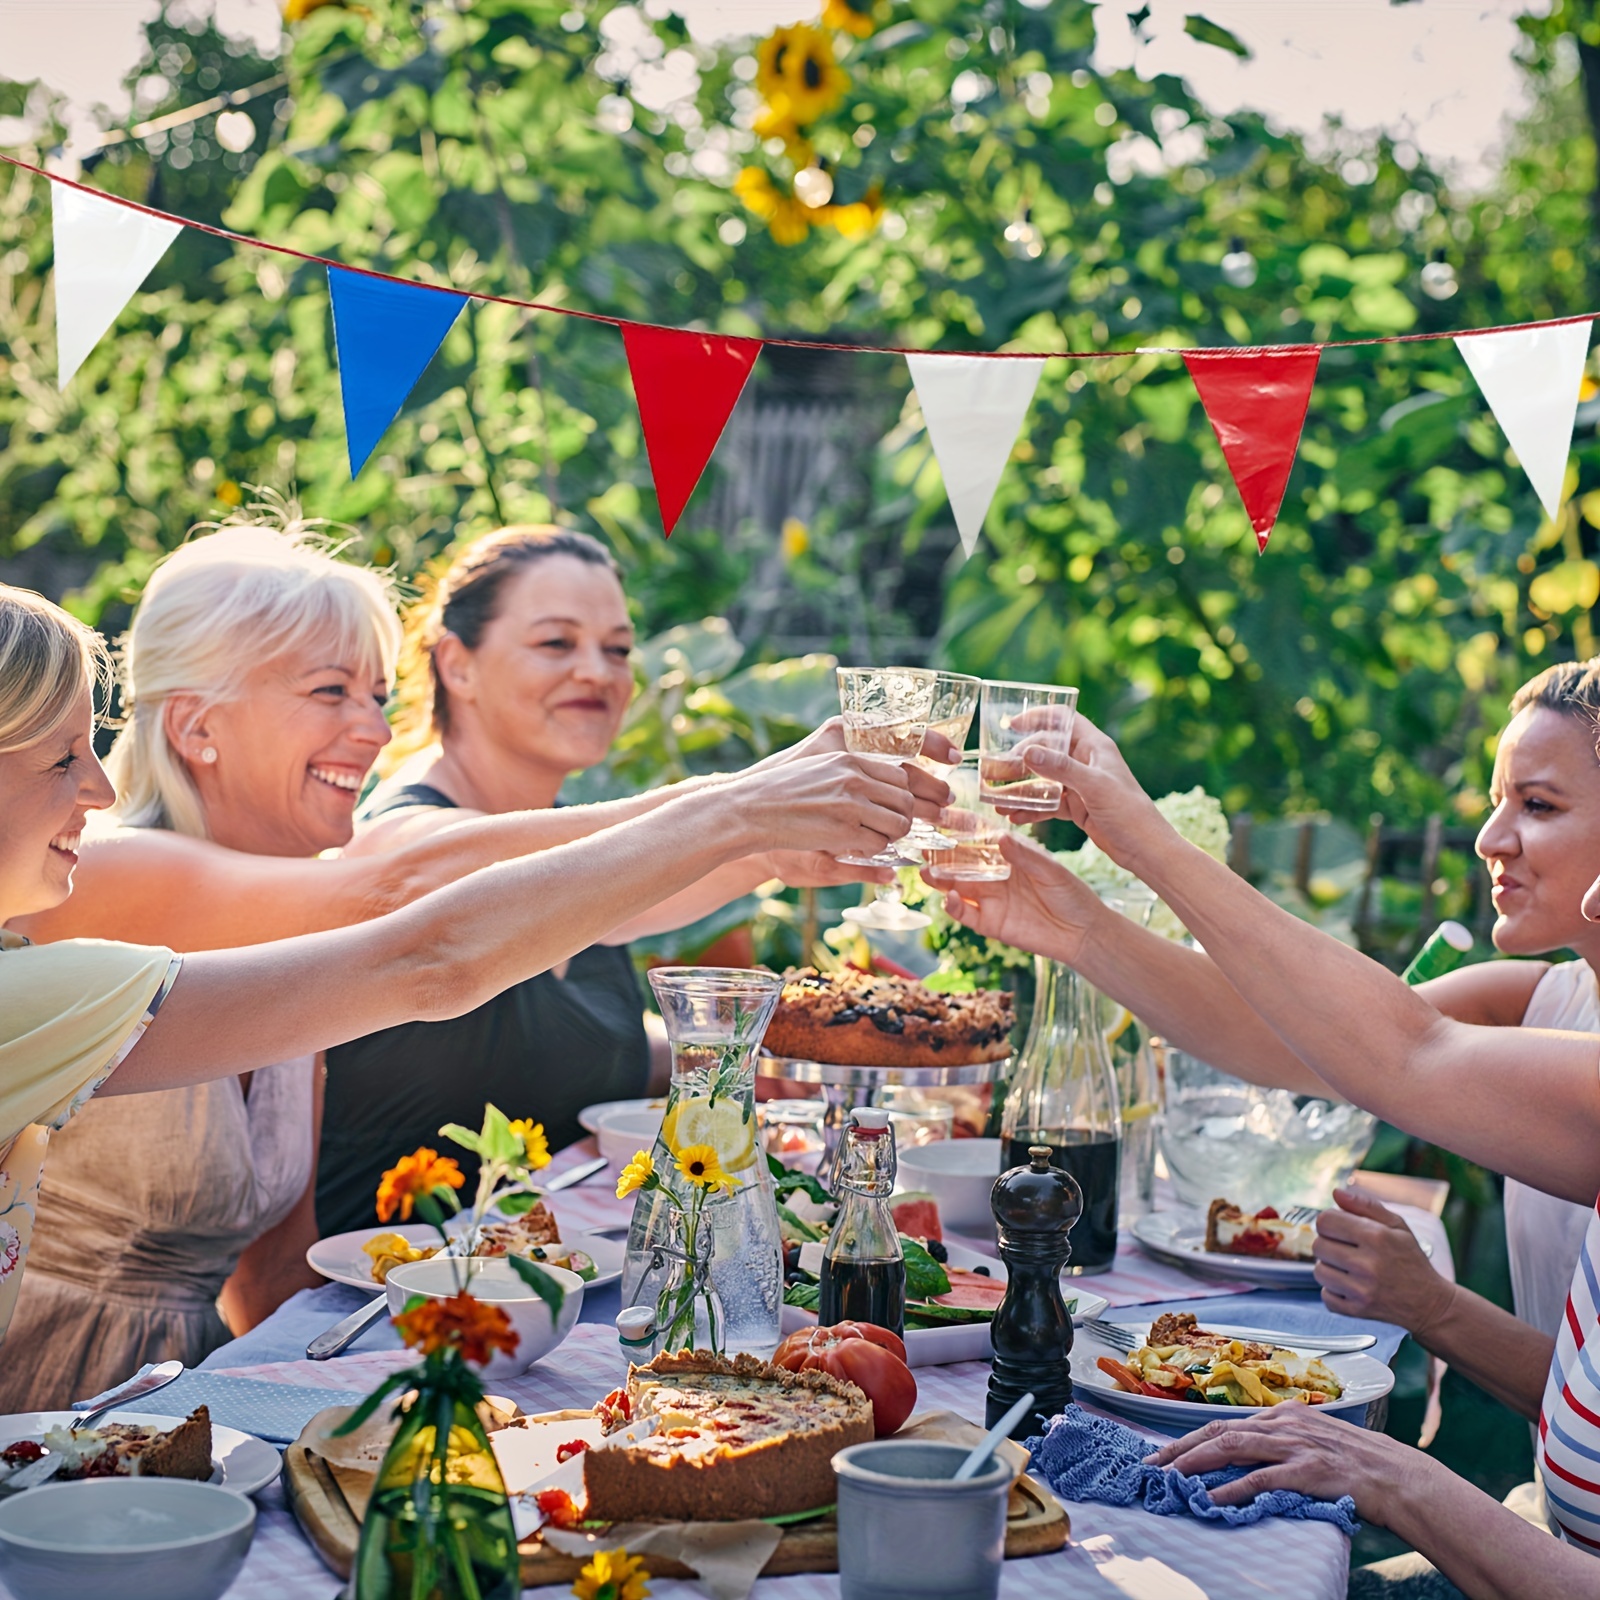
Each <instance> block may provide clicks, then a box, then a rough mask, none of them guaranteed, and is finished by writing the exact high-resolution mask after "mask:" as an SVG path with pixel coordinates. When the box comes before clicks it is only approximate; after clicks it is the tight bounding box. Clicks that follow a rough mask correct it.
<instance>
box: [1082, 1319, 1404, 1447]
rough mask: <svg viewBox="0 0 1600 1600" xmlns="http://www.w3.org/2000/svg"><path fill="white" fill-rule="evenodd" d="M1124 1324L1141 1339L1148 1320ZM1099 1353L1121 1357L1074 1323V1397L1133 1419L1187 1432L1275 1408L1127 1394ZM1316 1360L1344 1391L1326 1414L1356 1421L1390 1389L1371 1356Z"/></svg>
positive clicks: (1288, 1346) (1385, 1372) (1289, 1344)
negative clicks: (1107, 1370)
mask: <svg viewBox="0 0 1600 1600" xmlns="http://www.w3.org/2000/svg"><path fill="white" fill-rule="evenodd" d="M1119 1326H1120V1324H1119ZM1127 1326H1128V1329H1129V1331H1130V1332H1131V1333H1132V1334H1133V1336H1134V1337H1135V1338H1143V1337H1144V1336H1145V1335H1147V1334H1148V1333H1149V1331H1150V1324H1149V1323H1148V1322H1143V1323H1137V1324H1128V1325H1127ZM1216 1331H1217V1332H1218V1333H1224V1332H1226V1331H1227V1330H1226V1329H1223V1328H1218V1329H1217V1330H1216ZM1307 1342H1308V1343H1315V1339H1314V1338H1308V1341H1307ZM1278 1343H1279V1345H1280V1347H1281V1348H1282V1349H1284V1350H1293V1349H1294V1343H1293V1340H1292V1338H1285V1339H1283V1340H1281V1341H1278ZM1101 1356H1111V1357H1113V1358H1114V1359H1116V1360H1119V1361H1122V1360H1126V1353H1125V1352H1124V1351H1121V1350H1117V1349H1115V1348H1113V1347H1112V1346H1111V1345H1108V1344H1104V1343H1102V1342H1101V1341H1100V1340H1099V1339H1098V1338H1097V1337H1096V1336H1095V1335H1094V1333H1093V1332H1092V1331H1090V1330H1088V1329H1085V1328H1080V1329H1079V1330H1078V1335H1077V1338H1076V1339H1074V1340H1073V1344H1072V1382H1073V1386H1074V1388H1075V1389H1077V1391H1078V1397H1079V1398H1080V1399H1083V1400H1087V1401H1089V1402H1090V1403H1091V1404H1092V1405H1097V1406H1102V1407H1104V1408H1105V1409H1106V1410H1107V1411H1116V1412H1120V1413H1121V1414H1122V1415H1123V1416H1126V1417H1132V1418H1134V1419H1135V1420H1137V1421H1139V1422H1144V1423H1150V1424H1153V1425H1155V1426H1158V1427H1161V1428H1164V1429H1167V1430H1169V1431H1177V1432H1188V1431H1189V1430H1190V1429H1192V1428H1200V1427H1204V1426H1205V1424H1206V1423H1208V1422H1214V1421H1216V1419H1217V1418H1218V1417H1243V1416H1251V1415H1253V1414H1254V1413H1256V1412H1258V1411H1275V1410H1276V1409H1277V1407H1276V1406H1214V1405H1206V1404H1204V1403H1202V1402H1200V1401H1195V1400H1160V1399H1157V1398H1156V1396H1154V1395H1149V1394H1130V1393H1129V1392H1128V1391H1127V1390H1126V1389H1120V1388H1118V1387H1117V1384H1116V1380H1115V1379H1113V1378H1111V1377H1109V1376H1108V1375H1107V1374H1105V1373H1104V1372H1102V1371H1101V1370H1100V1369H1099V1367H1097V1366H1096V1365H1095V1362H1096V1361H1097V1360H1098V1359H1099V1358H1100V1357H1101ZM1319 1359H1320V1360H1321V1361H1322V1363H1323V1365H1324V1366H1326V1367H1327V1368H1328V1370H1329V1371H1330V1372H1331V1373H1332V1374H1333V1375H1334V1377H1336V1378H1337V1379H1338V1380H1339V1382H1340V1384H1341V1385H1343V1388H1344V1393H1343V1394H1342V1395H1341V1396H1340V1397H1339V1398H1338V1399H1337V1400H1334V1401H1330V1402H1329V1403H1328V1404H1327V1405H1324V1406H1319V1407H1318V1408H1317V1409H1318V1410H1319V1411H1324V1412H1326V1413H1327V1414H1328V1415H1329V1416H1332V1417H1340V1416H1343V1417H1350V1418H1352V1419H1354V1420H1357V1421H1359V1420H1360V1417H1361V1414H1362V1413H1363V1412H1365V1410H1366V1408H1367V1407H1368V1406H1369V1405H1371V1404H1372V1402H1373V1401H1375V1400H1381V1399H1382V1398H1383V1397H1384V1396H1385V1395H1386V1394H1388V1393H1389V1391H1390V1390H1391V1389H1393V1388H1394V1373H1393V1372H1391V1371H1390V1370H1389V1368H1388V1367H1387V1366H1386V1365H1385V1364H1384V1363H1383V1362H1381V1361H1378V1360H1376V1359H1375V1358H1374V1357H1372V1356H1369V1355H1363V1354H1354V1355H1328V1356H1322V1357H1320V1358H1319Z"/></svg>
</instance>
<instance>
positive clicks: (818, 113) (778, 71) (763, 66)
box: [756, 23, 850, 128]
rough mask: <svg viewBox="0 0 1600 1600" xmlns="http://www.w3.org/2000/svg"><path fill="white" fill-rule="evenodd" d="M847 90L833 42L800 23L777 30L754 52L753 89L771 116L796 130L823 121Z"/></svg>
mask: <svg viewBox="0 0 1600 1600" xmlns="http://www.w3.org/2000/svg"><path fill="white" fill-rule="evenodd" d="M849 87H850V74H849V73H847V72H846V71H845V70H844V68H843V67H841V66H840V65H839V63H838V62H837V61H835V60H834V57H833V41H832V40H830V39H829V38H828V36H827V34H825V33H821V32H819V31H818V30H817V29H816V28H811V27H807V26H806V25H805V24H804V23H797V24H796V25H795V26H794V27H792V28H779V29H777V30H776V31H775V32H774V33H773V35H772V36H771V38H768V39H763V40H762V41H761V43H760V45H759V46H758V47H757V49H756V88H757V89H759V90H760V91H761V94H762V96H763V97H764V98H765V100H766V102H767V105H768V107H769V108H770V110H771V111H772V112H773V113H775V114H776V115H778V116H779V117H787V118H788V119H789V120H790V121H792V122H793V123H795V125H796V126H797V127H802V128H803V127H805V126H806V124H807V123H811V122H815V121H816V120H817V118H818V117H825V116H826V115H827V114H828V113H829V112H830V111H832V110H833V108H834V107H835V106H836V105H838V103H839V101H840V99H841V98H842V97H843V95H844V92H845V90H846V89H848V88H849Z"/></svg>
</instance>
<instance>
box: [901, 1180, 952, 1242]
mask: <svg viewBox="0 0 1600 1600" xmlns="http://www.w3.org/2000/svg"><path fill="white" fill-rule="evenodd" d="M889 1215H890V1216H892V1217H893V1218H894V1227H895V1232H896V1233H903V1234H904V1235H905V1236H906V1237H907V1238H908V1239H920V1240H921V1241H922V1242H923V1243H924V1244H927V1242H928V1241H929V1240H930V1239H938V1240H940V1241H941V1242H942V1241H943V1239H944V1234H943V1232H942V1231H941V1230H940V1227H939V1202H938V1201H937V1200H935V1199H934V1197H933V1196H932V1195H931V1194H929V1193H927V1192H926V1191H925V1190H922V1189H908V1190H907V1191H906V1193H904V1194H897V1195H895V1196H894V1197H893V1198H892V1199H891V1200H890V1201H889Z"/></svg>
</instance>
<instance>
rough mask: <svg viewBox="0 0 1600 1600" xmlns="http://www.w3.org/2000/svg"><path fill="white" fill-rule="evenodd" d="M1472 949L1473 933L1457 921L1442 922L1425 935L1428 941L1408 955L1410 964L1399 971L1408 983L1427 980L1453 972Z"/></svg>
mask: <svg viewBox="0 0 1600 1600" xmlns="http://www.w3.org/2000/svg"><path fill="white" fill-rule="evenodd" d="M1471 949H1472V934H1471V932H1470V930H1468V929H1466V928H1464V927H1462V925H1461V924H1460V923H1459V922H1441V923H1440V924H1439V926H1438V927H1437V928H1435V929H1434V930H1433V932H1432V933H1430V934H1429V935H1428V942H1427V943H1426V944H1425V945H1423V947H1422V948H1421V949H1420V950H1419V951H1417V953H1416V954H1415V955H1414V956H1413V957H1412V958H1411V965H1410V966H1409V967H1407V968H1406V970H1405V971H1404V972H1402V973H1401V974H1400V976H1401V977H1402V978H1404V979H1405V981H1406V982H1407V983H1426V982H1427V981H1428V979H1429V978H1442V977H1443V976H1444V975H1445V973H1447V972H1454V971H1455V969H1456V968H1457V967H1459V966H1460V965H1461V963H1462V962H1463V961H1465V960H1466V959H1467V952H1468V951H1469V950H1471Z"/></svg>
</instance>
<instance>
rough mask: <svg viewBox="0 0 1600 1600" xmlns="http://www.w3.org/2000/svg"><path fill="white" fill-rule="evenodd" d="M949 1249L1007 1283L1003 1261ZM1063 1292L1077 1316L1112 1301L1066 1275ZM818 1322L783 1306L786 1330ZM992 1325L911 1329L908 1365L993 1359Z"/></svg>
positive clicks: (955, 1260)
mask: <svg viewBox="0 0 1600 1600" xmlns="http://www.w3.org/2000/svg"><path fill="white" fill-rule="evenodd" d="M945 1249H946V1250H948V1251H949V1252H950V1260H949V1265H950V1266H952V1267H958V1268H962V1269H964V1270H966V1271H968V1272H970V1271H971V1270H972V1269H973V1268H974V1267H987V1268H988V1269H989V1271H990V1274H991V1275H992V1276H993V1277H994V1279H995V1280H996V1281H997V1282H999V1283H1004V1282H1005V1280H1006V1266H1005V1263H1004V1262H1003V1261H996V1260H995V1258H994V1257H993V1256H986V1255H984V1254H983V1253H982V1251H979V1250H971V1249H968V1247H967V1246H966V1245H962V1244H952V1243H951V1242H949V1241H948V1240H947V1241H946V1242H945ZM1061 1294H1062V1298H1063V1299H1064V1300H1065V1301H1066V1302H1067V1310H1068V1311H1069V1312H1070V1313H1071V1315H1073V1316H1075V1317H1098V1316H1099V1315H1100V1313H1101V1312H1102V1311H1104V1310H1105V1309H1106V1307H1107V1305H1108V1304H1109V1303H1110V1302H1109V1301H1107V1300H1106V1299H1105V1298H1104V1296H1102V1295H1098V1294H1090V1293H1089V1292H1088V1290H1086V1289H1080V1288H1079V1287H1078V1283H1077V1280H1076V1279H1070V1278H1063V1279H1062V1280H1061ZM816 1325H817V1316H816V1313H815V1312H814V1311H803V1310H801V1308H800V1307H799V1306H785V1307H784V1308H783V1331H784V1332H785V1333H794V1332H796V1331H797V1330H798V1329H800V1328H814V1327H815V1326H816ZM989 1328H990V1324H989V1323H987V1322H952V1323H950V1324H948V1325H947V1326H945V1327H943V1328H907V1329H906V1364H907V1365H908V1366H912V1367H948V1366H951V1365H953V1364H954V1363H955V1362H957V1361H989V1360H991V1359H992V1358H993V1356H994V1346H993V1345H992V1344H991V1343H990V1340H989Z"/></svg>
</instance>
